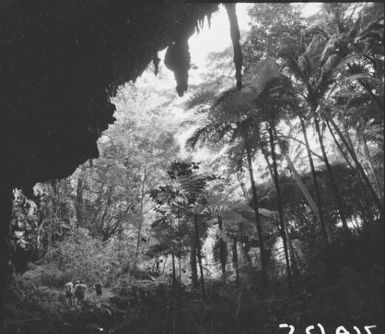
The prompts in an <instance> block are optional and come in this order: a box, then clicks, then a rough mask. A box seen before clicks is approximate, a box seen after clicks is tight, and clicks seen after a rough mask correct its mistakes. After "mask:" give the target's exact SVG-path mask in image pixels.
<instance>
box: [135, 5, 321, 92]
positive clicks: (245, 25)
mask: <svg viewBox="0 0 385 334" xmlns="http://www.w3.org/2000/svg"><path fill="white" fill-rule="evenodd" d="M292 4H293V5H294V6H299V7H302V14H303V16H311V15H313V14H315V13H316V12H317V11H318V10H319V7H320V5H321V3H320V2H312V3H292ZM253 5H254V4H253V3H238V4H237V6H236V11H237V17H238V24H239V28H240V30H241V38H242V35H244V33H246V32H247V31H248V30H249V17H248V10H249V8H250V7H251V6H253ZM231 45H232V44H231V37H230V26H229V20H228V17H227V13H226V10H225V8H224V6H223V5H220V8H219V10H218V11H217V12H215V13H214V14H213V16H212V18H211V27H210V28H209V27H208V22H207V20H206V21H205V23H204V27H203V29H201V30H200V32H199V33H195V34H194V35H193V36H191V38H190V40H189V46H190V53H191V62H192V64H194V65H196V66H197V67H198V68H197V69H190V71H189V74H190V80H189V81H190V83H194V84H198V83H199V82H200V81H201V80H202V79H201V78H200V75H201V73H205V72H207V71H206V68H207V60H206V57H207V56H208V54H209V53H211V52H218V51H223V50H224V49H226V48H228V47H231ZM165 53H166V51H165V50H164V51H162V52H160V53H159V57H160V58H161V59H162V60H163V59H164V55H165ZM160 67H161V72H162V73H161V75H159V76H158V78H157V79H155V80H154V75H153V74H152V73H149V72H145V73H143V75H142V76H141V77H140V78H139V79H138V80H137V83H136V84H137V86H141V85H144V86H147V87H148V85H150V86H153V87H154V88H159V89H166V88H170V87H175V81H174V75H173V73H172V72H171V71H169V70H167V69H166V68H165V66H164V64H163V62H161V64H160ZM162 70H163V71H162ZM155 86H156V87H155Z"/></svg>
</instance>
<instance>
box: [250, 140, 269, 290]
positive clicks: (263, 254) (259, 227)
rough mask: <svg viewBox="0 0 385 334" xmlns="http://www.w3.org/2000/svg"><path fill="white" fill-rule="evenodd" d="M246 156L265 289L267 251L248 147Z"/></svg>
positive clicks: (266, 280)
mask: <svg viewBox="0 0 385 334" xmlns="http://www.w3.org/2000/svg"><path fill="white" fill-rule="evenodd" d="M246 155H247V164H248V170H249V176H250V183H251V191H252V194H253V198H252V200H253V208H254V213H255V223H256V225H257V226H256V227H257V232H258V238H259V244H260V249H261V263H262V280H263V284H264V286H265V287H266V286H267V284H268V278H267V251H266V248H265V238H264V236H263V231H262V225H261V221H260V219H259V211H258V197H257V187H256V185H255V180H254V173H253V165H252V161H251V151H250V148H249V147H248V146H246Z"/></svg>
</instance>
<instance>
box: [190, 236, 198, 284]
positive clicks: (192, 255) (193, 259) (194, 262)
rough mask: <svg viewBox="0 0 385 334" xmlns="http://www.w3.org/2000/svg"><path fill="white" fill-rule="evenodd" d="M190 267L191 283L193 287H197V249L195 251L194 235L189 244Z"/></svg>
mask: <svg viewBox="0 0 385 334" xmlns="http://www.w3.org/2000/svg"><path fill="white" fill-rule="evenodd" d="M190 267H191V284H192V286H193V287H194V288H197V287H198V286H199V283H198V270H197V251H196V243H195V237H194V242H193V243H192V245H191V253H190Z"/></svg>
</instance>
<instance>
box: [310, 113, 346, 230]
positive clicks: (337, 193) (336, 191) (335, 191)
mask: <svg viewBox="0 0 385 334" xmlns="http://www.w3.org/2000/svg"><path fill="white" fill-rule="evenodd" d="M314 121H315V129H316V132H317V135H318V140H319V144H320V147H321V152H322V157H323V160H324V162H325V165H326V169H327V172H328V175H329V180H330V183H331V186H332V190H333V195H334V199H335V201H336V204H337V208H338V212H339V214H340V218H341V222H342V226H343V227H344V229H345V232H346V234H348V235H349V234H350V231H349V228H348V224H347V222H346V216H345V213H344V210H343V207H342V201H341V197H340V191H339V189H338V187H337V183H336V180H335V178H334V175H333V170H332V167H331V166H330V163H329V159H328V157H327V154H326V150H325V145H324V140H323V135H322V133H321V129H320V126H319V120H318V118H317V116H316V117H315V119H314Z"/></svg>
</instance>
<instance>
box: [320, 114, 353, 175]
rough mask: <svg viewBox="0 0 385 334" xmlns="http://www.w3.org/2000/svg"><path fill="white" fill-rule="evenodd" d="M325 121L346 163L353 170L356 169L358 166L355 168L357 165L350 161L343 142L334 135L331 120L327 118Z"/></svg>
mask: <svg viewBox="0 0 385 334" xmlns="http://www.w3.org/2000/svg"><path fill="white" fill-rule="evenodd" d="M325 122H326V125H327V127H328V129H329V132H330V134H331V135H332V137H333V140H334V142H335V143H336V145H337V147H338V149H339V151H340V152H341V154H342V156H343V157H344V159H345V161H346V163H347V164H348V165H349V167H350V168H351V169H352V170H356V168H355V167H354V166H353V165H352V163H351V162H350V160H349V157H348V156H347V155H346V153H345V151H344V149H343V148H342V146H341V144H340V143H339V142H338V140H337V138H336V136H335V135H334V132H333V130H332V128H331V126H330V123H329V121H328V120H327V119H325Z"/></svg>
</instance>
